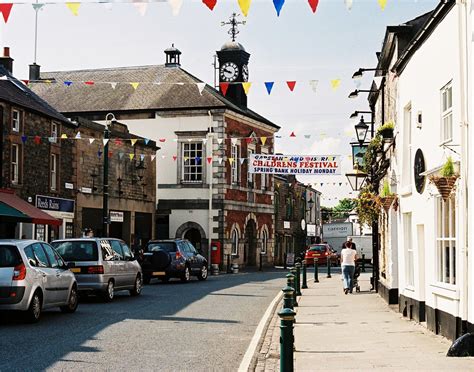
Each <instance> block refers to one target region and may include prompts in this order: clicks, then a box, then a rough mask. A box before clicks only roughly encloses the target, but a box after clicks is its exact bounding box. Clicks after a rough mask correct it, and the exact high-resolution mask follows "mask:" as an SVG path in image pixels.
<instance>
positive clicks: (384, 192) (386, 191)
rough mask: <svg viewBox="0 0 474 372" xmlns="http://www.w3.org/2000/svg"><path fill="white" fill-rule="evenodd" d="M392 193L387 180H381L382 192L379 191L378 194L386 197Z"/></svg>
mask: <svg viewBox="0 0 474 372" xmlns="http://www.w3.org/2000/svg"><path fill="white" fill-rule="evenodd" d="M392 195H393V193H392V191H390V185H389V184H388V181H387V180H385V181H384V182H383V187H382V192H381V193H380V196H381V197H382V198H386V197H387V196H392Z"/></svg>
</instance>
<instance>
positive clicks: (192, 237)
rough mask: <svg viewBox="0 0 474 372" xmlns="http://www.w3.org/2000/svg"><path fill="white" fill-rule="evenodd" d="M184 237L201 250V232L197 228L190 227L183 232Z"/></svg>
mask: <svg viewBox="0 0 474 372" xmlns="http://www.w3.org/2000/svg"><path fill="white" fill-rule="evenodd" d="M184 239H187V240H189V241H190V242H191V244H192V245H193V246H194V247H195V248H196V249H197V250H198V251H200V250H201V233H200V232H199V230H198V229H194V228H191V229H189V230H187V231H186V232H185V233H184Z"/></svg>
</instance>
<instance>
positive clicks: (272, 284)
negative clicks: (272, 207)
mask: <svg viewBox="0 0 474 372" xmlns="http://www.w3.org/2000/svg"><path fill="white" fill-rule="evenodd" d="M285 274H286V272H284V271H283V270H280V271H272V272H263V273H260V272H252V273H240V274H234V275H220V276H217V277H210V278H209V279H208V280H207V281H205V282H198V281H197V280H193V281H192V282H191V283H188V284H182V283H180V282H179V281H171V282H169V283H167V284H162V283H154V282H152V284H150V285H148V286H145V288H144V290H143V293H142V295H141V296H139V297H136V298H132V297H130V296H129V295H128V293H127V292H120V293H117V295H116V298H115V300H114V301H113V302H112V303H110V304H106V303H102V302H101V301H100V300H99V299H97V298H95V297H90V298H89V299H87V300H86V301H85V302H83V303H81V304H80V305H79V308H78V310H77V312H76V313H75V314H61V313H60V312H59V310H55V309H53V310H49V311H45V312H44V313H43V315H42V319H41V320H40V322H39V323H38V324H34V325H27V324H22V323H21V322H20V321H18V320H16V319H10V318H5V316H2V319H1V320H0V335H1V336H0V371H11V370H15V371H16V370H18V371H27V370H44V369H47V370H73V369H74V370H129V371H130V370H139V369H140V370H160V371H187V370H189V371H204V370H206V371H209V370H219V371H232V370H237V368H238V367H239V365H240V362H241V360H242V357H243V355H244V353H245V351H246V349H247V347H248V345H249V343H250V341H251V339H252V337H253V334H254V332H255V329H256V327H257V325H258V323H259V322H260V319H261V318H262V316H263V314H264V312H265V310H266V309H267V307H268V305H269V304H270V303H271V301H272V300H273V298H274V297H275V296H276V295H277V293H278V292H279V290H280V289H281V288H282V287H283V285H284V284H285V279H284V275H285Z"/></svg>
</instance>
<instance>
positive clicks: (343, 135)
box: [0, 0, 437, 205]
mask: <svg viewBox="0 0 474 372" xmlns="http://www.w3.org/2000/svg"><path fill="white" fill-rule="evenodd" d="M436 4H437V1H436V0H418V1H414V0H407V1H403V0H402V1H400V0H388V3H387V6H386V8H385V10H383V11H382V10H381V9H380V7H379V5H378V3H377V1H376V0H359V1H358V0H354V2H353V7H352V10H350V11H349V10H347V9H346V7H345V5H344V1H343V0H326V1H325V0H320V4H319V6H318V9H317V12H316V14H313V13H312V12H311V10H310V7H309V5H308V3H307V1H306V0H287V1H286V3H285V5H284V7H283V10H282V12H281V15H280V17H277V16H276V12H275V9H274V7H273V2H272V1H271V0H253V2H252V6H251V8H250V12H249V15H248V17H247V19H246V21H247V24H246V25H245V26H241V27H240V34H239V35H238V41H239V42H240V43H242V44H243V45H244V46H245V48H246V50H247V51H248V52H249V53H250V54H251V57H250V63H249V69H250V78H249V80H250V81H252V82H253V85H252V88H251V91H250V93H249V106H250V107H251V108H252V109H254V110H255V111H257V112H259V113H260V114H262V115H264V116H266V117H267V118H268V119H270V120H272V121H273V122H275V123H276V124H278V125H280V126H281V128H282V129H281V133H279V135H281V136H282V138H281V139H277V146H276V150H277V151H279V152H284V153H286V154H304V155H310V154H340V155H345V156H347V155H349V154H350V146H349V142H350V141H351V138H350V137H348V133H349V132H351V131H352V133H353V125H354V124H355V122H351V121H350V120H349V115H350V113H352V112H353V111H354V110H366V109H367V101H366V99H365V96H363V95H361V97H360V98H358V99H355V100H349V99H348V98H347V95H348V94H349V92H350V91H351V90H353V89H354V88H355V85H354V82H353V81H352V80H351V76H352V73H353V72H354V71H355V70H357V69H358V68H359V67H373V66H375V64H376V57H375V53H376V52H377V51H379V50H380V48H381V46H382V41H383V37H384V34H385V27H386V26H388V25H396V24H400V23H403V22H405V21H407V20H410V19H412V18H415V17H417V16H419V15H421V14H423V13H425V12H427V11H430V10H432V9H434V7H435V6H436ZM234 11H235V12H240V9H239V7H238V5H237V1H236V0H218V3H217V5H216V7H215V9H214V11H213V12H211V11H209V10H208V8H207V7H206V6H204V5H203V4H202V3H201V1H194V0H184V3H183V6H182V8H181V11H180V13H179V14H178V15H177V16H173V15H172V12H171V8H170V6H169V5H168V4H166V3H164V2H163V3H150V4H149V5H148V10H147V13H146V14H145V16H141V15H139V13H138V11H137V10H136V9H135V8H134V6H133V5H132V4H129V3H128V4H123V3H119V2H116V3H113V5H112V9H111V10H107V9H106V8H105V7H104V6H103V5H102V4H83V5H81V8H80V9H79V16H77V17H75V16H73V15H72V13H71V12H70V11H69V10H68V9H67V8H66V6H65V5H63V4H58V5H46V6H45V7H44V8H43V9H42V10H41V11H40V12H39V33H38V35H39V42H38V60H37V62H38V64H40V65H41V66H42V70H43V71H56V70H69V69H82V68H98V67H113V66H117V67H121V66H140V65H150V64H162V63H164V54H163V50H164V49H166V48H167V47H169V46H170V45H171V43H174V44H175V45H176V47H178V48H179V49H180V50H181V51H182V53H183V54H182V60H181V61H182V67H183V68H185V69H186V70H188V71H189V72H191V73H192V74H194V75H195V76H198V77H199V78H201V79H202V80H203V81H205V82H207V83H209V84H211V85H212V84H213V68H212V66H211V64H212V61H213V55H214V53H215V51H216V50H218V49H220V47H221V46H222V44H224V43H225V42H226V41H227V40H228V39H229V37H228V35H227V26H226V27H221V26H220V22H221V21H226V20H227V19H228V17H229V16H230V14H231V13H232V12H234ZM242 18H243V17H242ZM0 24H1V25H0V45H2V46H9V47H10V48H11V55H12V57H13V58H14V59H15V64H14V74H15V75H16V76H17V77H19V78H27V74H28V65H29V64H30V63H32V62H33V44H34V11H33V9H32V7H31V5H15V6H14V7H13V10H12V13H11V16H10V20H9V22H8V23H7V24H6V25H3V22H0ZM337 78H340V79H341V86H340V87H339V89H338V90H337V91H333V90H332V89H331V87H330V80H332V79H337ZM287 80H296V81H297V85H296V88H295V91H294V92H293V93H290V92H289V90H288V88H287V87H286V84H285V81H287ZM309 80H319V84H318V90H317V92H316V93H314V92H313V91H312V90H311V89H310V87H309V83H308V82H309ZM264 81H275V87H274V90H273V92H272V94H271V95H270V96H268V95H267V93H266V90H265V87H264V84H263V82H264ZM370 81H371V80H370V76H369V75H368V76H367V77H365V78H364V79H363V80H362V85H361V88H362V89H364V88H365V89H368V87H369V86H370ZM291 131H295V134H296V136H297V137H296V138H293V139H292V138H289V136H288V135H289V133H290V132H291ZM304 135H311V138H310V139H305V138H304ZM351 135H352V134H351ZM349 167H350V160H349V159H347V158H346V160H345V162H344V168H343V172H342V174H341V176H324V177H321V176H318V177H316V176H303V177H300V178H299V179H300V180H301V181H302V182H305V183H313V184H315V185H316V186H317V188H318V189H320V190H321V191H322V192H323V193H324V195H325V201H324V204H325V205H334V204H335V203H336V198H338V197H345V196H349V191H350V188H349V187H348V186H346V185H345V183H346V178H345V177H344V175H343V174H344V173H345V172H346V171H347V170H348V169H349ZM321 182H323V183H324V184H325V185H324V186H323V187H321V186H320V183H321ZM328 182H329V183H330V184H328ZM333 182H335V183H336V185H337V187H334V186H333V185H332V183H333ZM339 182H343V183H344V184H343V187H339V186H338V184H339ZM352 196H355V194H353V195H352Z"/></svg>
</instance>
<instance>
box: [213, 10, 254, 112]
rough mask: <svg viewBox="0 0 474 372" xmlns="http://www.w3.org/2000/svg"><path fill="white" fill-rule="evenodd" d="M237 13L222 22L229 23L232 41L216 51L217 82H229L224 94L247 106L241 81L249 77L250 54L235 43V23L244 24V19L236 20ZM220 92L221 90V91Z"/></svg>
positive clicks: (233, 100)
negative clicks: (217, 64)
mask: <svg viewBox="0 0 474 372" xmlns="http://www.w3.org/2000/svg"><path fill="white" fill-rule="evenodd" d="M236 17H237V14H235V13H234V14H232V16H231V17H230V19H229V22H222V25H223V26H224V25H231V29H230V30H229V34H230V35H231V37H232V41H229V42H227V43H225V44H224V45H223V46H222V48H221V50H220V51H217V57H218V58H219V83H229V87H228V88H227V92H226V94H225V96H226V97H227V98H228V99H230V100H231V101H232V102H234V103H235V104H236V105H238V106H240V107H247V95H246V94H245V91H244V88H243V87H242V84H238V83H242V82H247V81H248V78H249V69H248V62H249V59H250V54H249V53H247V52H246V51H245V48H244V47H243V46H242V44H240V43H237V42H236V41H235V38H236V36H237V34H238V33H239V31H238V30H237V25H239V24H245V21H243V22H238V21H237V20H236ZM221 93H222V91H221Z"/></svg>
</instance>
